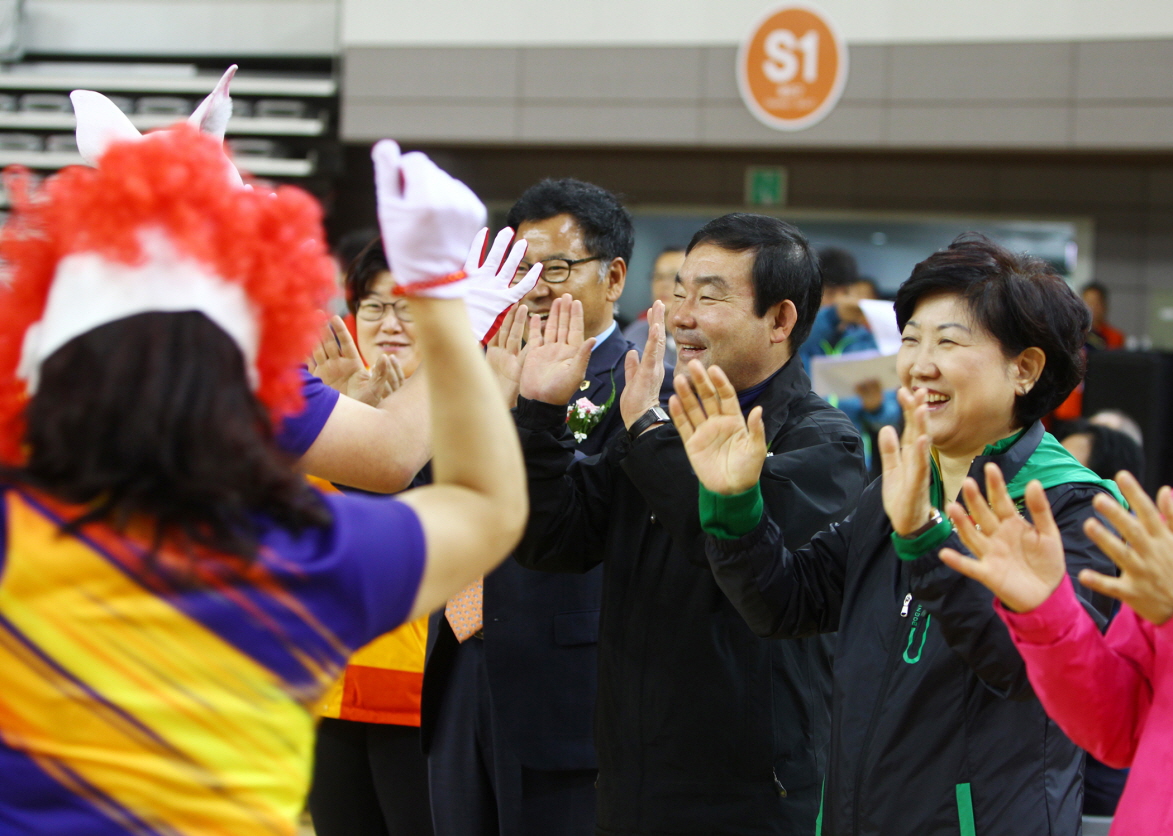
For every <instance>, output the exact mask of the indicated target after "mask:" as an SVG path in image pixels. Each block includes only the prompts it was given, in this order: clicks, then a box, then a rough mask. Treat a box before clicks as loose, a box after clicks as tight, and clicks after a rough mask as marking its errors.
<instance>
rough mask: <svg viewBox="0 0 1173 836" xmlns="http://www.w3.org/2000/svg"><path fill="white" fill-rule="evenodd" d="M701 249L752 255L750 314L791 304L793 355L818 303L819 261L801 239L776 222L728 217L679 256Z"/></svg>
mask: <svg viewBox="0 0 1173 836" xmlns="http://www.w3.org/2000/svg"><path fill="white" fill-rule="evenodd" d="M701 244H713V245H715V246H718V247H720V248H721V249H723V250H730V251H732V252H745V251H746V250H753V252H754V260H753V294H754V313H755V314H757V315H758V316H759V317H762V316H765V315H766V311H768V310H769V309H770V308H772V307H773V306H774V305H776V304H778V303H779V302H781V301H782V300H783V299H789V300H790V301H791V302H793V303H794V307H795V308H796V309H797V310H798V321H797V322H796V323H795V324H794V330H793V331H791V332H790V350H791V351H797V350H798V347H799V346H800V345H802V343H803V341H804V340H806V338H807V337H808V336H810V332H811V326H812V325H813V324H814V321H815V315H816V314H818V312H819V305H820V304H821V303H822V299H823V281H822V277H821V275H820V272H819V258H818V256H817V255H816V254H815V251H814V249H813V248H812V247H811V245H810V242H809V241H807V240H806V236H805V235H803V234H802V233H801V232H799V231H798V228H797V227H795V226H792V225H791V224H788V223H786V221H782V220H779V219H778V218H772V217H770V216H768V215H751V214H750V213H748V212H732V213H730V214H728V215H722V216H721V217H719V218H716V219H714V220H711V221H709V222H708V223H707V224H705V225H704V226H702V227H701V228H700V229H699V230H697V232H696V234H695V235H693V236H692V240H691V241H689V242H688V249H686V250H685V252H686V253H690V252H692V251H693V249H694V248H695V247H698V246H700V245H701Z"/></svg>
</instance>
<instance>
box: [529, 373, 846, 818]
mask: <svg viewBox="0 0 1173 836" xmlns="http://www.w3.org/2000/svg"><path fill="white" fill-rule="evenodd" d="M756 403H757V404H760V405H761V406H762V407H763V408H764V417H765V425H766V438H767V443H768V444H769V449H770V450H771V452H772V455H771V456H770V457H769V458H768V459H767V460H766V466H765V477H764V480H763V482H764V490H763V492H764V495H765V501H766V505H767V506H768V507H769V508H770V509H771V513H773V514H774V515H776V517H777V518H778V519H781V520H783V521H784V524H785V525H786V531H787V536H786V538H785V539H786V542H787V543H788V544H789V545H790V546H792V547H795V548H797V547H798V546H801V545H803V544H804V543H806V542H807V540H808V539H809V538H810V537H811V535H812V534H814V533H815V532H816V531H820V530H822V529H824V528H826V527H827V526H828V525H830V524H831V523H832V522H834V521H836V520H841V519H843V518H844V517H845V516H846V515H847V514H848V513H849V512H850V510H851V509H852V508H853V507H854V506H855V503H856V501H857V500H858V497H859V493H860V491H861V490H862V489H863V487H864V485H865V484H866V476H865V473H864V468H863V457H862V452H861V451H862V445H861V443H860V440H859V436H858V434H857V433H856V430H855V428H854V427H853V426H852V425H851V422H850V421H849V420H848V419H847V417H846V416H845V415H843V414H842V413H841V412H839V411H838V410H836V409H832V408H831V407H830V406H828V405H827V404H826V403H825V402H824V401H823V400H821V399H820V398H818V397H817V396H815V395H814V394H812V393H811V391H810V382H809V380H808V378H807V376H806V373H805V372H804V371H803V369H802V365H801V364H800V363H798V361H793V362H791V363H789V364H788V365H786V366H785V367H783V369H782V370H781V371H780V372H779V373H778V374H776V375H775V376H774V378H773V379H772V380H770V381H769V384H768V385H767V386H766V388H765V390H764V391H763V392H762V394H761V395H760V396H759V398H758V400H757V401H756ZM516 415H517V423H518V427H519V430H520V433H521V442H522V449H523V450H524V452H525V459H526V468H527V471H528V476H529V491H530V509H531V510H530V521H529V525H528V527H527V529H526V533H525V537H524V539H523V540H522V543H521V546H520V547H519V548H518V550H517V552H516V556H517V559H518V560H519V561H521V562H522V564H523V565H526V566H530V567H532V568H535V569H545V570H550V571H560V572H582V571H586V570H587V569H590V568H591V567H592V566H595V565H597V564H599V563H600V562H602V563H603V566H604V568H603V603H602V617H601V622H600V636H599V692H598V700H597V704H596V712H595V719H596V722H595V738H596V744H597V749H598V757H599V780H598V789H599V795H598V832H599V833H601V834H625V836H626V834H704V836H713V834H755V836H757V834H761V836H784V834H786V835H787V836H788V834H800V833H801V834H809V833H812V832H813V831H814V826H815V818H816V815H817V813H818V805H819V790H820V784H821V780H822V773H823V769H824V766H825V752H826V744H827V738H828V734H829V730H830V725H829V724H830V718H829V700H830V657H829V653H828V649H829V645H828V639H827V638H826V637H814V638H807V639H801V640H796V641H785V642H767V641H762V640H761V639H759V638H758V637H757V636H755V635H754V634H753V632H752V631H751V630H750V629H749V628H748V626H747V625H746V624H745V622H744V621H743V620H742V618H741V616H739V615H738V614H737V611H736V610H735V609H734V608H733V606H732V605H731V604H730V603H729V601H728V599H726V597H725V595H724V594H723V593H722V592H721V590H720V589H719V588H718V586H717V584H716V582H715V581H714V580H713V576H712V572H711V571H710V569H709V565H708V561H707V559H706V557H705V535H704V532H703V531H702V530H701V527H700V517H699V512H698V502H697V480H696V477H695V476H694V475H693V472H692V468H691V466H690V465H689V463H688V457H687V456H686V454H685V452H684V445H683V444H682V443H681V441H680V436H679V435H678V434H677V432H676V430H675V429H674V428H673V427H671V426H662V427H659V428H656V429H653V430H651V431H649V432H647V433H645V434H643V435H642V436H640V437H639V438H638V439H636V440H635V441H634V442H632V441H631V440H630V439H629V438H628V437H627V434H626V433H621V434H620V435H619V436H617V437H616V438H614V439H611V441H609V442H608V445H607V447H606V448H605V450H604V451H603V453H602V454H600V455H599V456H595V457H592V458H589V459H584V460H581V461H577V462H576V461H575V460H574V445H573V443H572V440H571V437H570V434H569V432H568V431H567V430H566V426H565V422H566V411H565V407H562V406H548V405H546V404H542V403H535V402H532V401H524V400H523V401H522V402H521V403H520V404H519V406H518V408H517V413H516Z"/></svg>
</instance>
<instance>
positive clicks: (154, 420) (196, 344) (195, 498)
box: [3, 311, 330, 580]
mask: <svg viewBox="0 0 1173 836" xmlns="http://www.w3.org/2000/svg"><path fill="white" fill-rule="evenodd" d="M27 415H28V428H27V430H26V433H25V443H26V444H27V446H28V450H29V456H28V463H27V464H26V465H24V466H23V467H19V468H5V469H4V474H3V475H4V476H5V477H6V478H7V479H11V480H13V481H15V482H17V483H24V484H27V485H29V486H31V487H33V488H37V489H40V490H43V491H45V492H46V493H48V494H50V495H52V496H54V497H57V498H58V499H61V500H63V501H65V502H68V503H72V504H77V505H84V506H87V507H88V510H87V511H86V512H85V513H84V514H83V515H82V516H81V517H80V518H79V519H78V520H76V521H74V522H72V523H70V524H69V525H67V526H66V527H65V528H66V530H77V529H78V528H80V527H81V526H83V525H86V524H88V523H91V522H102V523H106V524H108V525H111V526H113V527H115V528H116V529H121V528H123V527H125V526H126V525H127V524H129V523H130V522H131V521H133V520H135V519H146V520H149V521H150V522H151V523H153V524H154V538H155V540H154V543H153V548H154V549H157V548H158V547H159V546H161V545H162V544H163V543H164V541H166V542H167V543H170V544H175V545H178V546H180V547H188V548H185V551H187V552H188V554H189V555H191V556H192V562H191V564H190V566H189V567H187V568H188V575H187V577H186V578H184V577H182V576H181V577H178V578H177V580H185V579H186V580H194V579H196V578H198V577H199V576H200V572H199V571H198V568H199V565H200V564H199V563H198V562H197V557H196V556H197V555H199V554H201V553H200V552H199V551H195V550H192V549H190V547H191V546H203V547H207V548H210V549H212V550H213V551H215V552H219V553H220V554H222V555H234V556H237V557H241V558H245V559H251V558H253V557H254V556H255V555H256V553H257V549H258V548H259V536H260V533H261V529H260V524H259V523H258V521H257V519H256V517H255V515H256V514H262V515H265V516H266V517H268V518H269V519H270V520H271V521H272V522H274V523H275V524H277V525H279V526H281V527H283V528H286V529H289V530H291V531H300V530H302V529H305V528H307V527H311V526H321V525H327V524H329V522H330V513H329V510H328V509H327V507H326V506H325V504H324V503H323V502H322V501H321V499H320V497H318V495H317V494H315V493H314V492H313V491H312V490H311V489H310V487H309V486H308V485H307V483H306V482H305V480H304V478H303V477H301V476H300V475H298V474H297V473H296V472H295V470H294V468H293V466H292V462H291V461H290V459H289V457H288V456H286V455H284V454H283V453H281V452H279V451H278V450H277V448H276V446H275V445H274V443H273V430H272V424H271V422H270V420H269V416H268V415H267V413H266V410H265V408H264V406H263V405H262V404H261V402H260V401H258V400H257V398H256V397H255V396H254V395H253V393H252V391H251V389H250V388H249V385H248V378H247V374H246V371H245V366H244V358H243V356H242V354H241V352H240V349H239V348H237V346H236V343H234V342H233V341H232V339H231V338H230V337H229V336H228V335H227V334H225V333H224V332H223V331H222V330H220V328H219V327H218V326H217V325H214V324H213V323H212V321H211V320H209V319H208V318H207V317H205V316H204V315H203V314H202V313H196V312H194V311H185V312H180V313H143V314H138V315H136V316H131V317H127V318H126V319H121V320H118V321H116V322H111V323H107V324H105V325H102V326H99V327H98V328H95V329H93V330H92V331H89V332H87V333H85V334H82V335H81V336H79V337H75V338H74V339H72V340H70V341H69V342H67V343H66V344H65V345H64V346H62V347H61V348H59V349H58V350H57V351H55V352H53V354H52V355H51V356H50V357H49V358H48V359H47V360H46V361H45V363H44V365H43V366H42V368H41V381H40V387H39V388H38V390H37V394H36V396H35V397H34V398H33V399H32V400H31V401H30V402H29V405H28V412H27ZM205 568H207V567H205Z"/></svg>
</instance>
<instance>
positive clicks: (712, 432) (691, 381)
mask: <svg viewBox="0 0 1173 836" xmlns="http://www.w3.org/2000/svg"><path fill="white" fill-rule="evenodd" d="M673 385H674V387H675V389H676V394H675V395H673V396H672V399H671V401H669V403H668V408H669V411H670V412H671V413H672V423H674V424H675V425H676V429H677V430H678V431H679V433H680V437H681V439H683V440H684V450H685V452H686V453H688V460H689V462H691V463H692V469H693V471H694V472H695V473H696V475H697V478H698V479H699V480H700V481H701V484H703V485H704V486H705V487H706V488H708V489H709V490H710V491H712V492H713V493H718V494H725V495H731V494H736V493H742V492H743V491H747V490H749V489H750V488H752V487H753V486H754V485H755V484H756V483H757V481H758V478H759V477H760V476H761V472H762V464H763V463H764V462H765V460H766V433H765V427H764V425H763V424H762V409H761V407H756V408H754V410H753V411H752V412H751V413H750V415H749V421H748V422H747V421H746V419H745V418H743V417H742V415H741V406H740V404H739V403H738V401H737V392H736V391H734V389H733V385H732V384H731V383H730V382H729V378H728V377H726V376H725V373H724V372H723V371H721V369H720V367H718V366H713V367H712V368H711V369H709V370H707V371H706V369H705V367H704V366H702V365H701V363H700V362H699V361H697V360H693V361H692V362H691V363H689V365H688V375H687V376H685V375H683V374H681V375H677V376H676V380H675V381H673Z"/></svg>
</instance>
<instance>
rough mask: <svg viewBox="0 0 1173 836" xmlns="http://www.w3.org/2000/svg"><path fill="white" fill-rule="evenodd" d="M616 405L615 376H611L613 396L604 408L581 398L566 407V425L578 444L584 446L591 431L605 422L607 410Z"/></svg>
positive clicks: (608, 399)
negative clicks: (601, 422) (604, 417)
mask: <svg viewBox="0 0 1173 836" xmlns="http://www.w3.org/2000/svg"><path fill="white" fill-rule="evenodd" d="M614 403H615V375H611V395H610V397H608V398H607V402H606V403H604V404H603V405H602V406H600V405H599V404H596V403H592V402H591V401H589V400H587V399H586V398H579V399H578V400H577V401H575V402H574V403H572V404H569V405H567V407H566V423H567V424H568V425H569V426H570V431H571V432H572V433H574V440H575V442H576V443H578V444H582V443H583V442H584V441H585V440H586V437H587V436H588V435H590V432H591V430H593V429H594V428H595V427H597V426H599V422H600V421H602V420H603V416H604V415H606V414H607V410H609V409H610V408H611V405H612V404H614Z"/></svg>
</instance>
